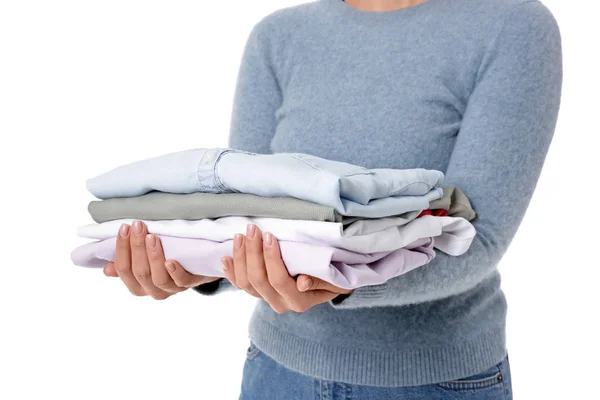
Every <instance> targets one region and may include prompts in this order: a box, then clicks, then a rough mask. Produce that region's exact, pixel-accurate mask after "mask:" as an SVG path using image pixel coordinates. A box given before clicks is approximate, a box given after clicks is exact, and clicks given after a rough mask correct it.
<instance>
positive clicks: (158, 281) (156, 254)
mask: <svg viewBox="0 0 600 400" xmlns="http://www.w3.org/2000/svg"><path fill="white" fill-rule="evenodd" d="M146 254H147V257H148V262H149V263H150V276H151V279H152V283H153V284H154V286H156V287H157V288H159V289H161V290H164V291H165V292H169V293H179V292H182V291H184V290H185V288H181V287H179V286H177V284H176V283H175V281H173V278H171V275H170V274H169V271H167V268H166V267H165V253H164V251H163V248H162V245H161V242H160V238H159V237H158V236H156V235H152V234H148V235H146Z"/></svg>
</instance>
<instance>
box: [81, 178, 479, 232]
mask: <svg viewBox="0 0 600 400" xmlns="http://www.w3.org/2000/svg"><path fill="white" fill-rule="evenodd" d="M429 208H430V209H444V210H447V211H448V215H450V216H453V217H463V218H465V219H467V220H469V221H470V220H472V219H473V218H475V212H474V211H473V209H472V208H471V204H470V203H469V200H468V199H467V197H466V196H465V195H464V194H463V193H462V192H461V191H460V190H458V189H456V188H454V187H445V188H444V197H442V198H441V199H439V200H434V201H432V202H430V203H429ZM88 211H89V213H90V215H91V216H92V218H93V219H94V221H96V222H97V223H102V222H107V221H113V220H117V219H127V218H132V219H145V220H151V221H160V220H173V219H185V220H198V219H204V218H220V217H227V216H242V217H271V218H284V219H296V220H306V221H325V222H341V223H342V224H344V225H349V224H351V223H353V222H355V221H358V220H361V219H365V218H361V217H344V216H342V215H340V214H339V213H338V212H337V211H336V210H335V209H334V208H333V207H328V206H323V205H320V204H316V203H311V202H309V201H305V200H300V199H296V198H293V197H260V196H256V195H253V194H245V193H221V194H214V193H191V194H173V193H163V192H150V193H148V194H145V195H142V196H137V197H120V198H113V199H107V200H102V201H92V202H90V204H89V206H88ZM407 214H411V213H407ZM403 216H408V215H404V214H403ZM414 217H416V214H415V216H414ZM414 217H413V218H414Z"/></svg>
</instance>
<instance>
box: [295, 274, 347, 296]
mask: <svg viewBox="0 0 600 400" xmlns="http://www.w3.org/2000/svg"><path fill="white" fill-rule="evenodd" d="M296 287H297V288H298V290H299V291H301V292H307V291H311V290H327V291H329V292H333V293H337V294H348V293H350V292H352V291H351V290H348V289H342V288H340V287H337V286H334V285H332V284H331V283H329V282H326V281H324V280H322V279H319V278H315V277H313V276H308V275H300V276H298V279H296Z"/></svg>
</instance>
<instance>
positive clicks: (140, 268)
mask: <svg viewBox="0 0 600 400" xmlns="http://www.w3.org/2000/svg"><path fill="white" fill-rule="evenodd" d="M131 233H132V235H131V240H130V242H131V270H132V271H133V276H135V279H136V280H137V281H138V282H139V283H140V285H141V286H142V287H143V288H144V290H145V291H146V293H148V294H149V295H150V296H152V298H153V299H155V300H164V299H166V298H167V297H168V296H169V293H167V292H165V291H164V290H161V289H159V288H158V287H156V285H154V282H152V271H151V270H150V262H149V261H148V254H147V252H146V234H147V229H146V225H145V224H144V223H143V222H142V221H135V222H134V223H133V226H132V227H131Z"/></svg>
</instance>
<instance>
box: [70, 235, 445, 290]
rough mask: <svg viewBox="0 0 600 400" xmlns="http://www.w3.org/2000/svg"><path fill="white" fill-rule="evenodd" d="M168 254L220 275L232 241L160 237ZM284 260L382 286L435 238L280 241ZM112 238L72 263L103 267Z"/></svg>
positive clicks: (421, 256)
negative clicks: (355, 243)
mask: <svg viewBox="0 0 600 400" xmlns="http://www.w3.org/2000/svg"><path fill="white" fill-rule="evenodd" d="M159 237H160V240H161V243H162V246H163V249H164V252H165V257H166V258H167V259H174V260H177V261H179V263H180V264H181V265H182V266H183V268H184V269H185V270H186V271H188V272H190V273H192V274H195V275H205V276H218V277H224V274H223V269H222V266H221V257H223V256H231V252H232V248H233V243H232V241H231V240H227V241H225V242H213V241H210V240H204V239H189V238H178V237H171V236H160V235H159ZM279 245H280V248H281V254H282V258H283V261H284V262H285V265H286V267H287V269H288V272H289V274H290V275H291V276H296V275H299V274H306V275H311V276H314V277H317V278H320V279H322V280H324V281H327V282H330V283H332V284H333V285H335V286H338V287H341V288H344V289H356V288H358V287H361V286H371V285H380V284H382V283H384V282H386V281H387V280H389V279H391V278H393V277H396V276H398V275H402V274H405V273H407V272H409V271H411V270H413V269H415V268H418V267H420V266H422V265H425V264H427V263H428V262H429V261H430V260H431V259H433V257H435V251H434V250H433V239H432V238H423V239H419V240H417V241H415V242H413V243H411V244H409V245H408V246H406V247H404V248H402V249H399V250H396V251H393V252H380V253H371V254H361V253H355V252H352V251H348V250H342V249H338V248H334V247H327V246H319V245H314V244H307V243H299V242H287V241H280V242H279ZM115 248H116V238H115V237H113V238H110V239H106V240H102V241H98V242H92V243H88V244H85V245H83V246H80V247H78V248H76V249H75V250H74V251H73V252H72V253H71V259H72V260H73V263H74V264H75V265H79V266H82V267H104V266H105V265H106V263H107V262H109V261H113V260H114V257H115Z"/></svg>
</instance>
